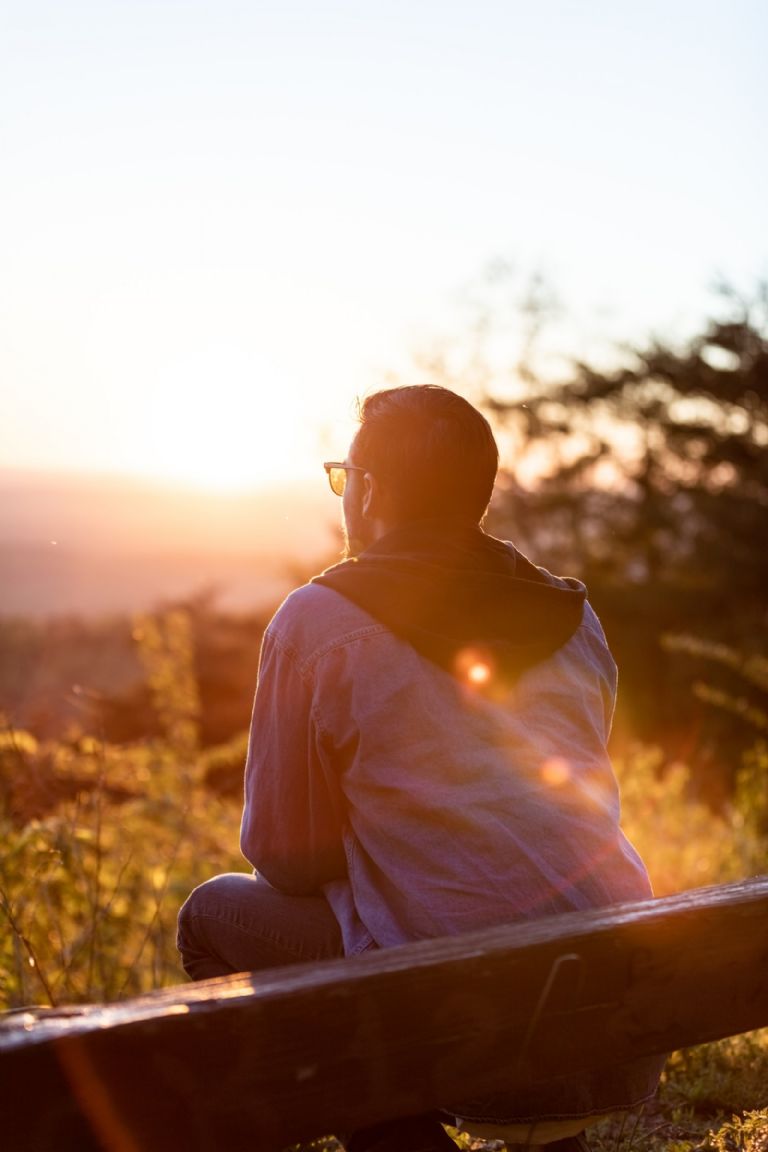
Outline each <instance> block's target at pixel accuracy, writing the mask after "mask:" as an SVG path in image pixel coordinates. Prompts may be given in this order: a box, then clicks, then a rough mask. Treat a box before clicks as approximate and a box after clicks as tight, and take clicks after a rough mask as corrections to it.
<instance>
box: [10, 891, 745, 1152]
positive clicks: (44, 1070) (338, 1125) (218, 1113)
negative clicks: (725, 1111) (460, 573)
mask: <svg viewBox="0 0 768 1152" xmlns="http://www.w3.org/2000/svg"><path fill="white" fill-rule="evenodd" d="M765 1025H768V877H763V878H759V879H756V880H752V881H748V882H744V883H738V884H730V885H723V886H720V887H716V888H708V889H700V890H696V891H692V892H686V893H683V894H682V895H679V896H674V897H670V898H667V899H662V900H649V901H645V902H642V903H638V904H631V905H630V904H627V905H621V906H617V907H613V908H611V909H607V910H605V911H598V912H590V913H586V914H568V915H565V916H558V917H553V918H550V919H547V920H541V921H538V922H536V923H531V924H526V925H521V926H513V927H509V928H503V929H494V930H491V931H484V932H479V933H473V934H471V935H467V936H464V937H456V938H450V939H441V940H434V941H425V942H420V943H417V944H412V945H408V946H406V947H403V948H396V949H390V950H386V951H382V952H377V953H369V954H368V955H365V956H362V957H359V958H357V959H353V960H341V961H332V962H328V963H324V964H318V965H298V966H296V967H293V968H285V969H279V970H274V971H271V972H266V973H256V974H253V975H239V976H232V977H227V978H222V979H219V980H209V981H205V982H203V983H200V984H191V985H186V986H184V987H177V988H169V989H164V990H162V991H159V992H156V993H153V994H150V995H148V996H144V997H141V998H138V999H134V1000H130V1001H125V1002H122V1003H118V1004H112V1005H107V1006H88V1007H78V1008H72V1009H69V1010H48V1011H46V1010H40V1009H37V1010H34V1009H33V1010H30V1011H28V1012H23V1011H21V1012H16V1013H12V1014H10V1015H8V1016H7V1017H5V1018H4V1020H3V1022H2V1024H0V1117H2V1121H1V1123H2V1129H1V1131H2V1140H1V1142H2V1146H3V1147H4V1148H8V1149H9V1150H11V1149H12V1150H13V1152H26V1150H35V1152H53V1150H55V1152H69V1150H71V1152H88V1150H92V1149H106V1150H108V1152H175V1150H177V1149H178V1150H183V1152H213V1150H221V1152H235V1150H239V1149H246V1148H247V1149H250V1150H253V1152H276V1150H277V1149H281V1148H283V1147H284V1146H285V1145H287V1144H289V1143H292V1142H294V1141H300V1140H307V1139H310V1138H312V1137H316V1136H318V1135H323V1134H327V1133H331V1132H334V1131H338V1130H349V1129H351V1128H354V1127H359V1126H362V1125H366V1124H370V1123H374V1122H376V1121H379V1120H382V1119H385V1118H393V1117H396V1116H401V1115H409V1114H411V1113H414V1112H418V1111H423V1110H426V1109H430V1108H433V1107H435V1106H439V1105H440V1104H441V1103H443V1102H445V1100H447V1099H451V1098H454V1099H455V1098H456V1097H457V1096H458V1097H459V1098H461V1097H466V1096H467V1095H468V1094H469V1095H471V1094H472V1093H473V1092H483V1091H488V1090H493V1089H498V1088H514V1087H515V1086H516V1085H517V1086H520V1085H525V1084H531V1083H537V1082H538V1083H540V1082H542V1081H546V1080H547V1079H549V1078H552V1077H555V1076H557V1075H559V1074H564V1073H567V1072H569V1071H574V1070H577V1069H580V1068H586V1067H592V1068H601V1067H606V1066H609V1065H611V1064H613V1063H614V1062H616V1061H621V1060H626V1059H628V1058H631V1057H633V1056H640V1055H645V1054H652V1053H664V1052H667V1051H671V1050H673V1049H675V1048H679V1047H685V1046H688V1045H691V1044H698V1043H702V1042H705V1041H709V1040H714V1039H718V1038H720V1037H723V1036H727V1035H732V1034H735V1033H738V1032H744V1031H750V1030H752V1029H754V1028H758V1027H763V1026H765Z"/></svg>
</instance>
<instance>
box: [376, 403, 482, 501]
mask: <svg viewBox="0 0 768 1152" xmlns="http://www.w3.org/2000/svg"><path fill="white" fill-rule="evenodd" d="M358 414H359V418H360V428H359V430H358V433H357V436H356V437H355V457H356V459H357V460H358V462H359V463H360V464H362V465H364V466H365V467H366V468H367V469H368V470H369V471H370V472H371V473H372V475H373V476H375V477H376V478H377V479H378V480H380V481H381V483H382V484H384V485H385V486H386V488H387V491H388V492H389V494H390V498H391V500H392V503H393V507H394V510H395V514H396V515H397V518H398V520H400V521H407V520H424V519H431V518H434V517H437V516H460V517H466V518H468V519H471V520H472V521H474V522H475V523H479V521H480V520H481V519H482V517H483V515H484V514H485V510H486V508H487V507H488V502H489V501H490V499H491V492H492V491H493V484H494V481H495V479H496V471H497V469H498V466H499V451H498V448H497V446H496V441H495V439H494V437H493V432H492V431H491V426H490V424H489V423H488V421H487V420H486V419H485V417H484V416H483V415H482V414H481V413H480V412H478V410H477V408H474V407H473V406H472V405H471V404H470V403H469V401H468V400H465V399H464V398H463V397H462V396H458V395H457V394H456V393H455V392H451V391H450V389H448V388H443V387H441V386H440V385H438V384H418V385H411V386H407V387H401V388H387V389H385V390H384V391H382V392H374V393H373V394H372V395H371V396H368V397H366V398H365V399H364V400H363V401H362V402H358Z"/></svg>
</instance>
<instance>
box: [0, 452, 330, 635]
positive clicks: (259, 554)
mask: <svg viewBox="0 0 768 1152" xmlns="http://www.w3.org/2000/svg"><path fill="white" fill-rule="evenodd" d="M338 513H339V509H338V507H337V505H336V504H334V502H333V497H332V496H331V494H330V493H329V492H328V490H327V487H326V486H324V485H323V483H322V478H321V477H320V478H318V482H317V483H316V484H313V485H304V486H300V485H294V486H292V487H284V488H276V489H272V490H263V491H253V492H248V493H212V492H201V491H193V490H191V489H184V488H181V487H170V486H163V485H160V484H153V483H149V482H146V481H140V480H133V479H129V478H124V477H115V476H88V475H72V474H45V473H33V472H20V471H11V470H0V615H3V616H10V615H30V616H54V615H70V614H76V615H85V616H93V615H104V614H107V613H118V612H124V611H136V610H139V609H145V608H150V607H152V606H153V605H155V604H156V603H158V601H162V600H168V599H174V598H178V597H183V596H190V595H194V594H195V593H196V592H199V591H202V590H205V589H213V590H215V591H216V592H217V599H218V600H219V602H220V603H221V604H222V606H227V607H232V608H237V609H248V608H253V607H261V606H264V605H268V604H269V603H276V602H277V601H279V599H280V598H281V596H282V595H283V594H284V593H285V592H286V591H287V590H288V589H289V588H290V587H291V586H293V585H295V584H296V583H298V582H300V581H301V580H302V579H304V578H305V577H306V576H307V575H309V574H310V573H311V572H313V571H316V570H318V568H320V567H323V566H324V565H326V564H329V563H332V562H333V561H334V560H335V559H337V558H338V555H339V548H340V542H339V535H338V528H337V524H338V520H337V517H338Z"/></svg>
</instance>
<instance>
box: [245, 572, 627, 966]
mask: <svg viewBox="0 0 768 1152" xmlns="http://www.w3.org/2000/svg"><path fill="white" fill-rule="evenodd" d="M538 571H540V570H538ZM542 578H548V581H549V582H551V583H552V584H553V585H556V586H557V585H560V586H563V587H565V586H566V585H565V582H557V581H555V579H554V578H553V577H548V574H542ZM521 583H524V582H521V581H517V584H518V585H520V584H521ZM569 586H571V587H572V586H573V582H571V584H570V585H569ZM510 587H511V594H512V595H514V588H513V587H512V583H511V585H510ZM483 659H484V658H483V656H482V653H478V654H477V656H476V660H475V663H472V662H471V660H470V662H468V663H467V662H465V666H464V672H463V674H461V672H460V673H459V674H458V675H456V674H452V673H451V672H449V671H448V670H447V669H445V668H442V667H439V666H438V665H437V664H436V663H435V662H434V660H432V659H430V658H428V657H426V656H424V655H423V654H422V653H420V652H418V651H417V650H416V649H415V648H414V646H413V645H412V644H411V643H409V642H407V641H406V640H404V639H402V638H401V637H399V636H396V635H395V634H394V633H393V632H392V631H391V630H390V629H389V628H388V627H387V626H386V625H385V624H383V623H382V622H381V621H380V620H377V619H376V617H375V616H372V615H371V614H370V612H368V611H366V610H365V609H363V608H361V607H360V606H359V605H357V604H355V603H353V602H352V601H351V600H350V599H348V598H347V597H346V596H344V595H340V594H339V593H338V592H337V591H335V590H334V589H333V587H324V586H322V585H319V586H318V585H317V584H310V585H307V586H305V587H304V588H302V589H299V590H298V591H297V592H295V593H294V594H293V595H292V596H291V597H289V599H288V600H287V601H286V603H285V604H284V605H283V607H282V608H281V609H280V611H279V612H278V614H277V615H276V617H275V619H274V620H273V622H272V624H271V625H270V627H269V630H268V633H267V635H266V637H265V642H264V651H263V655H262V670H261V673H260V675H261V680H260V683H261V684H265V687H267V691H266V692H262V693H261V694H260V698H259V697H257V701H256V705H255V711H254V718H253V726H252V730H253V732H255V733H257V734H258V739H256V740H254V741H253V742H252V745H251V749H250V752H249V759H248V766H247V773H246V779H247V792H246V807H245V811H244V818H243V835H242V848H243V851H244V853H245V855H246V856H247V858H248V859H249V860H250V861H251V862H252V863H253V865H254V867H256V868H257V869H258V870H259V871H260V872H261V873H262V874H263V875H264V876H265V877H266V879H267V880H269V881H270V883H272V884H273V885H274V886H276V887H277V888H280V889H284V890H286V891H289V892H293V893H295V894H299V893H301V894H309V893H311V892H317V891H318V890H323V891H324V893H325V895H326V897H327V898H328V900H329V902H330V903H331V905H332V907H333V908H334V911H335V912H336V914H337V917H338V918H339V921H340V924H341V927H342V932H343V935H344V942H345V950H346V951H347V953H348V954H350V953H354V952H358V951H360V950H362V949H363V948H365V947H368V946H370V945H371V944H372V943H373V944H376V945H378V946H380V947H388V946H391V945H394V944H400V943H404V942H405V941H408V940H413V939H419V938H422V937H430V936H439V935H446V934H455V933H459V932H464V931H469V930H471V929H474V928H480V927H488V926H491V925H494V924H499V923H509V922H511V921H514V920H519V919H528V918H532V917H537V916H543V915H547V914H550V913H555V912H560V911H568V910H572V909H578V908H588V907H595V906H600V905H604V904H608V903H612V902H616V901H620V900H627V899H634V898H638V899H639V898H642V897H644V896H646V895H648V894H649V892H650V887H649V885H648V880H647V876H646V873H645V870H644V868H643V866H642V864H641V862H640V861H639V859H638V857H637V855H636V853H635V852H634V850H633V849H632V848H631V846H630V845H629V844H628V843H627V841H626V840H625V838H624V837H623V835H622V834H621V832H620V830H619V827H618V793H617V788H616V783H615V779H614V777H613V773H612V771H611V768H610V764H609V761H608V758H607V753H606V748H605V745H606V741H607V737H608V732H609V728H610V720H611V714H612V710H613V702H614V694H615V685H616V672H615V665H614V663H613V660H612V658H611V656H610V653H609V651H608V648H607V645H606V643H605V639H604V636H603V633H602V630H601V628H600V625H599V623H598V621H597V618H596V617H595V615H594V613H593V612H592V610H591V608H590V607H589V605H588V604H586V605H585V606H584V608H583V612H582V619H581V623H580V624H579V625H578V627H577V629H576V631H575V632H574V633H573V635H572V636H571V638H570V639H569V640H568V641H567V642H566V643H565V644H564V645H562V646H561V647H559V648H558V649H557V650H556V651H555V652H553V653H551V654H550V655H549V657H548V658H547V659H545V660H541V661H537V662H535V663H534V664H533V665H532V666H530V667H528V668H525V669H524V670H522V671H521V672H520V674H519V675H517V676H516V678H515V679H514V680H513V681H512V682H509V681H507V682H505V681H504V680H503V678H501V677H500V676H499V675H497V673H496V671H495V670H494V669H493V667H492V666H491V664H490V660H491V658H490V657H488V658H487V660H488V662H487V663H484V662H483ZM273 678H276V680H277V681H279V682H275V683H274V684H273V683H272V681H273ZM277 701H282V702H283V707H285V708H287V709H288V710H289V713H290V716H291V723H290V725H276V724H273V723H270V712H271V710H272V709H273V708H274V707H275V706H276V702H277ZM267 733H271V738H270V737H268V736H267ZM276 764H279V765H280V770H279V772H276V771H275V770H274V766H275V765H276ZM307 780H313V781H315V782H319V781H322V782H323V786H322V787H320V786H319V785H318V784H317V783H316V786H315V788H314V789H313V791H312V793H310V794H309V795H308V793H307V789H306V783H305V782H306V781H307ZM318 861H323V866H324V868H325V872H323V868H318Z"/></svg>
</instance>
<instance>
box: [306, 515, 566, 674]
mask: <svg viewBox="0 0 768 1152" xmlns="http://www.w3.org/2000/svg"><path fill="white" fill-rule="evenodd" d="M312 582H313V583H315V584H322V585H324V586H325V587H327V588H332V589H333V590H334V591H336V592H339V593H340V594H341V595H342V596H345V597H346V598H347V599H348V600H351V601H352V602H353V603H355V604H357V605H358V607H360V608H363V609H364V610H365V611H366V612H368V613H369V614H370V615H371V616H373V617H374V618H375V619H376V620H379V621H380V622H381V623H382V624H384V625H385V626H386V627H387V628H389V629H390V631H392V632H394V633H395V635H397V636H400V637H401V638H402V639H404V640H407V641H408V643H409V644H411V645H412V646H413V647H414V648H415V649H416V650H417V651H418V652H420V653H421V654H422V655H424V656H426V657H428V658H429V659H430V660H432V661H434V662H435V663H437V664H439V665H440V666H441V667H443V668H446V669H447V670H448V671H450V672H452V673H454V674H457V675H458V674H460V671H461V667H462V664H463V665H464V666H466V657H467V654H471V656H472V657H474V658H483V659H485V660H487V662H488V663H489V665H490V666H491V667H492V668H493V670H494V672H495V673H496V674H502V675H503V678H504V679H515V678H516V677H517V676H519V675H520V673H521V672H523V671H524V670H525V669H526V668H529V667H531V666H532V665H533V664H537V663H539V662H540V661H542V660H545V659H547V657H549V656H551V655H552V654H553V653H554V652H555V651H557V649H558V648H560V647H562V645H563V644H565V643H566V642H567V641H568V640H569V639H570V637H571V636H572V635H573V633H574V632H575V631H576V629H577V628H578V626H579V624H580V623H581V618H582V611H583V607H584V601H585V599H586V589H585V588H584V585H583V584H581V583H580V582H579V581H578V580H573V579H559V578H557V577H555V576H552V575H550V573H549V572H547V571H545V570H544V569H542V568H537V567H536V566H535V565H534V564H531V562H530V561H529V560H527V559H526V558H525V556H523V554H522V553H521V552H518V551H517V549H516V548H514V547H513V546H512V545H511V544H507V543H504V542H503V541H501V540H497V539H496V538H495V537H493V536H489V535H487V534H486V533H485V532H483V531H482V529H481V528H479V527H477V526H476V525H467V524H464V523H461V524H457V523H455V522H453V521H429V522H421V523H418V524H409V525H405V526H403V527H400V528H397V529H395V530H394V531H392V532H389V533H387V535H386V536H383V537H382V538H381V539H380V540H377V541H376V543H375V544H372V545H371V547H370V548H367V549H366V550H365V551H364V552H362V553H361V554H360V556H359V557H357V558H356V559H352V560H345V561H343V562H342V563H341V564H336V565H334V567H332V568H328V569H327V570H326V571H325V572H323V573H322V575H320V576H316V577H315V578H314V580H313V581H312Z"/></svg>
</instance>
